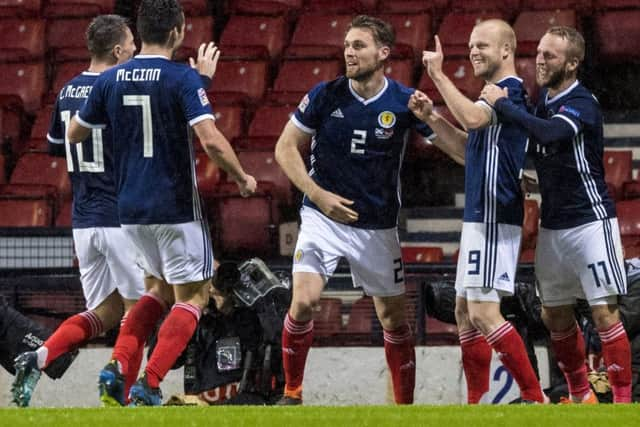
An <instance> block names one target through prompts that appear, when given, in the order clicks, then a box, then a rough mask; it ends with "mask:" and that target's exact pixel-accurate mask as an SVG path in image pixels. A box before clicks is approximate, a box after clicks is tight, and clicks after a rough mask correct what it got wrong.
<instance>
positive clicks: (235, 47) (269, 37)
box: [220, 15, 288, 59]
mask: <svg viewBox="0 0 640 427" xmlns="http://www.w3.org/2000/svg"><path fill="white" fill-rule="evenodd" d="M287 36H288V28H287V22H286V21H285V19H284V18H283V17H281V16H280V17H268V16H240V15H235V16H231V19H229V22H228V23H227V25H226V26H225V28H224V32H223V33H222V38H221V39H220V50H221V51H222V55H223V56H224V57H225V58H234V59H238V58H240V59H274V58H279V57H280V55H282V49H283V48H284V45H285V43H286V42H287Z"/></svg>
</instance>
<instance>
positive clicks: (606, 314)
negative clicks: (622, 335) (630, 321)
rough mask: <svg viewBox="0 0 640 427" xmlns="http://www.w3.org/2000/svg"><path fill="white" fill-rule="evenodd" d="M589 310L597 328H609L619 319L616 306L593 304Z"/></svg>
mask: <svg viewBox="0 0 640 427" xmlns="http://www.w3.org/2000/svg"><path fill="white" fill-rule="evenodd" d="M591 311H592V314H593V323H594V324H595V325H596V328H597V329H600V330H603V329H609V328H610V327H611V326H613V325H615V324H616V323H618V322H619V321H620V313H619V311H618V307H617V306H610V305H604V306H593V307H592V308H591Z"/></svg>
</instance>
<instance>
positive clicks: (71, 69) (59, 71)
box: [45, 61, 89, 104]
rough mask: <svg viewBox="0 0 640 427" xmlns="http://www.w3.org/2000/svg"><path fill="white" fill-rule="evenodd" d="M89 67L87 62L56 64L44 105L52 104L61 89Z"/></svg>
mask: <svg viewBox="0 0 640 427" xmlns="http://www.w3.org/2000/svg"><path fill="white" fill-rule="evenodd" d="M88 67H89V62H88V61H72V62H62V63H58V64H56V69H55V70H56V71H55V78H54V80H53V84H52V85H51V90H50V92H49V93H48V94H47V96H46V97H45V103H47V104H53V103H54V102H55V99H56V97H57V96H58V95H59V94H60V90H61V89H62V87H63V86H64V85H65V84H67V83H68V82H69V80H71V79H72V78H74V77H76V76H77V75H79V74H80V73H82V72H83V71H86V70H87V68H88Z"/></svg>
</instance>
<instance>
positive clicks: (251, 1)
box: [229, 0, 304, 16]
mask: <svg viewBox="0 0 640 427" xmlns="http://www.w3.org/2000/svg"><path fill="white" fill-rule="evenodd" d="M303 4H304V0H236V1H233V2H230V4H229V7H230V9H231V13H232V14H236V13H237V14H245V15H268V16H278V15H282V16H284V15H288V14H291V13H297V12H299V11H300V9H302V6H303Z"/></svg>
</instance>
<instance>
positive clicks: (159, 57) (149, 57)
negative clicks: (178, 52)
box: [135, 55, 169, 61]
mask: <svg viewBox="0 0 640 427" xmlns="http://www.w3.org/2000/svg"><path fill="white" fill-rule="evenodd" d="M135 58H136V59H166V60H167V61H169V58H167V57H166V56H164V55H136V56H135Z"/></svg>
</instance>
